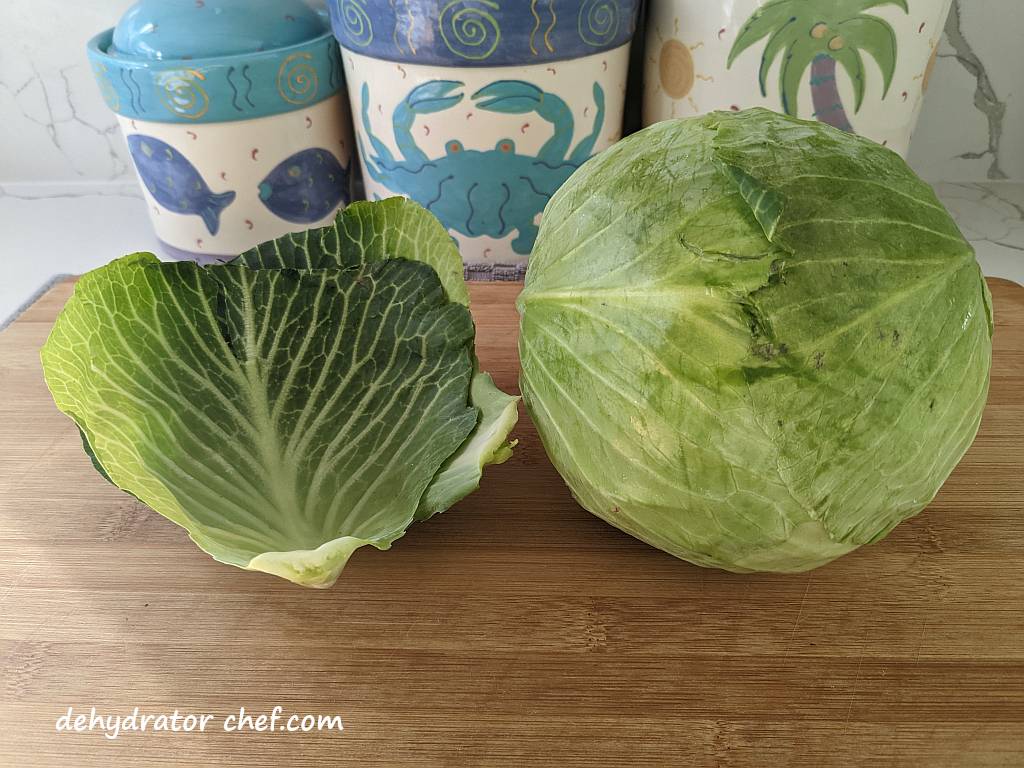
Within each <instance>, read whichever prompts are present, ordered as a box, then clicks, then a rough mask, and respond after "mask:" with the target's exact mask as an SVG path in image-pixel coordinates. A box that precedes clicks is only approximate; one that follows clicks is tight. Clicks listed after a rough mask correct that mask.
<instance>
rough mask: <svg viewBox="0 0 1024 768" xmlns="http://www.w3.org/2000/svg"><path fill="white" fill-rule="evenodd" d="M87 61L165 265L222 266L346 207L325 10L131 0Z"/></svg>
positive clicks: (285, 0)
mask: <svg viewBox="0 0 1024 768" xmlns="http://www.w3.org/2000/svg"><path fill="white" fill-rule="evenodd" d="M88 55H89V59H90V62H91V64H92V68H93V73H94V74H95V76H96V80H97V82H98V83H99V87H100V90H101V91H102V93H103V96H104V98H105V100H106V102H107V104H108V106H109V107H110V108H111V109H112V110H113V111H114V112H115V113H117V116H118V121H119V123H120V125H121V129H122V131H123V132H124V134H125V138H126V139H127V143H128V151H129V153H130V154H131V157H132V160H133V162H134V164H135V169H136V171H137V172H138V176H139V180H140V182H141V184H142V187H143V194H144V196H145V198H146V201H147V203H148V205H149V211H150V218H151V220H152V222H153V227H154V229H155V230H156V234H157V237H158V238H159V239H160V241H161V242H162V243H163V245H164V248H165V251H166V253H167V255H169V256H171V257H174V258H187V259H196V260H198V261H202V262H209V261H217V260H225V259H228V258H231V257H233V256H234V255H236V254H238V253H240V252H242V251H244V250H245V249H247V248H249V247H251V246H253V245H255V244H257V243H260V242H263V241H265V240H270V239H273V238H275V237H278V236H280V235H282V234H285V233H286V232H291V231H297V230H303V229H308V228H310V227H314V226H317V225H320V224H323V223H326V222H327V221H329V220H330V219H331V218H332V217H333V215H334V212H335V211H336V210H337V209H338V207H339V206H341V205H344V204H345V203H346V202H348V200H349V197H350V195H351V183H350V174H349V170H350V168H351V161H352V137H351V125H350V115H349V110H348V100H347V98H346V94H345V89H344V77H343V72H342V65H341V59H340V55H339V51H338V46H337V43H336V42H335V40H334V38H333V36H332V35H331V31H330V24H329V20H328V17H327V13H326V11H325V10H316V9H314V8H312V7H311V6H309V5H308V4H306V3H305V2H303V1H302V0H196V1H195V2H187V3H186V2H181V0H139V2H137V3H135V5H133V6H132V7H131V8H129V10H128V11H127V12H126V13H125V15H124V16H123V17H122V18H121V20H120V22H119V23H118V24H117V26H116V27H114V28H113V29H109V30H106V31H105V32H102V33H100V34H99V35H97V36H96V37H94V38H93V39H92V40H90V41H89V44H88Z"/></svg>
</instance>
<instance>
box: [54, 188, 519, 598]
mask: <svg viewBox="0 0 1024 768" xmlns="http://www.w3.org/2000/svg"><path fill="white" fill-rule="evenodd" d="M468 305H469V294H468V293H467V291H466V286H465V284H464V283H463V281H462V262H461V259H460V258H459V253H458V250H457V249H456V248H455V246H454V244H453V243H452V240H451V238H450V237H449V236H448V233H447V232H446V231H445V229H444V227H442V226H441V224H440V222H438V221H437V219H435V218H434V217H433V216H432V215H431V214H430V213H428V212H427V211H426V210H424V209H423V208H420V207H419V206H418V205H416V204H415V203H412V202H409V201H407V200H404V199H400V198H392V199H389V200H383V201H380V202H375V203H357V204H355V205H352V206H350V207H348V208H346V209H345V210H344V211H343V212H342V213H340V214H339V215H338V217H337V219H336V221H335V222H334V223H333V224H332V225H330V226H328V227H324V228H322V229H317V230H311V231H309V232H303V233H299V234H295V235H288V236H285V237H282V238H279V239H278V240H274V241H272V242H269V243H264V244H263V245H261V246H259V247H258V248H254V249H253V250H251V251H248V252H246V253H244V254H242V255H241V256H240V257H239V258H238V259H236V260H235V261H234V262H232V263H231V264H222V265H216V266H210V267H200V266H197V265H196V264H193V263H191V262H179V263H161V262H160V261H158V260H157V258H156V257H155V256H153V255H152V254H149V253H139V254H133V255H130V256H125V257H124V258H121V259H117V260H116V261H113V262H111V263H110V264H108V265H107V266H105V267H101V268H99V269H97V270H94V271H92V272H90V273H88V274H87V275H85V276H84V277H83V278H82V279H81V280H80V281H79V282H78V284H77V285H76V286H75V292H74V295H73V296H72V297H71V299H70V300H69V301H68V303H67V305H66V306H65V307H64V310H63V311H62V312H61V314H60V316H59V317H58V318H57V322H56V324H55V325H54V328H53V331H52V332H51V334H50V337H49V339H48V340H47V342H46V344H45V345H44V347H43V349H42V362H43V371H44V373H45V376H46V382H47V384H48V385H49V387H50V391H51V392H52V393H53V397H54V400H55V401H56V403H57V406H58V407H59V408H60V409H61V410H62V411H64V412H65V413H67V414H68V415H69V416H70V417H71V418H72V419H74V421H75V423H76V424H77V425H78V427H79V429H80V430H81V433H82V440H83V442H84V444H85V448H86V451H87V452H88V453H89V455H90V456H91V457H92V459H93V463H94V464H95V466H96V468H97V469H98V470H99V471H100V472H101V473H102V474H103V475H104V476H105V477H106V478H107V479H108V480H110V481H111V482H112V483H114V484H115V485H117V486H118V487H120V488H121V489H123V490H125V491H127V492H128V493H130V494H132V495H134V496H135V497H137V498H138V499H140V500H141V501H143V502H145V503H146V504H148V505H149V506H150V507H152V508H153V509H154V510H156V511H157V512H159V513H160V514H161V515H163V516H164V517H166V518H169V519H170V520H172V521H173V522H175V523H177V524H178V525H180V526H182V527H183V528H185V529H186V530H187V531H188V533H189V535H190V536H191V537H192V539H193V541H195V543H196V544H198V545H199V546H200V547H201V548H202V549H204V550H205V551H206V552H208V553H209V554H211V555H212V556H213V557H214V558H216V559H217V560H220V561H221V562H224V563H229V564H231V565H235V566H238V567H240V568H246V569H249V570H256V571H265V572H267V573H272V574H275V575H277V576H281V577H283V578H286V579H289V580H291V581H293V582H296V583H298V584H302V585H305V586H311V587H326V586H330V585H331V584H333V583H334V581H335V579H337V577H338V574H339V573H340V572H341V570H342V568H343V567H344V565H345V563H346V562H347V561H348V559H349V556H350V555H351V554H352V552H353V551H355V550H356V549H358V548H359V547H362V546H366V545H370V546H373V547H376V548H377V549H387V548H388V547H390V546H391V543H392V542H394V541H395V540H396V539H398V538H399V537H400V536H402V535H403V534H404V533H405V531H406V529H407V528H408V527H409V526H410V525H411V524H412V523H413V522H415V521H418V520H424V519H426V518H428V517H430V516H431V515H434V514H436V513H438V512H441V511H443V510H445V509H447V508H448V507H450V506H451V505H452V504H454V503H455V502H457V501H458V500H459V499H461V498H462V497H464V496H466V495H467V494H469V493H471V492H472V491H473V490H474V489H475V488H476V487H477V486H478V485H479V483H480V477H481V473H482V471H483V467H484V466H485V465H487V464H494V463H500V462H502V461H504V460H505V459H507V458H508V457H509V456H510V455H511V445H510V444H509V443H508V441H507V436H508V434H509V431H510V430H511V429H512V426H513V425H514V424H515V421H516V403H517V400H518V398H516V397H512V396H509V395H506V394H504V393H503V392H501V391H499V390H498V389H497V388H495V386H494V384H493V382H492V381H491V378H490V376H488V375H487V374H486V373H483V372H481V371H479V370H478V366H477V361H476V356H475V354H474V349H473V337H474V327H473V320H472V318H471V316H470V313H469V307H468Z"/></svg>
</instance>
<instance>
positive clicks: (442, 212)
mask: <svg viewBox="0 0 1024 768" xmlns="http://www.w3.org/2000/svg"><path fill="white" fill-rule="evenodd" d="M464 85H465V83H461V82H459V81H457V80H431V81H430V82H426V83H423V84H421V85H418V86H416V87H415V88H413V89H412V90H411V91H410V92H409V94H408V95H407V96H406V97H405V98H404V99H403V100H402V101H401V102H400V103H399V105H398V106H397V107H395V110H394V112H393V113H392V126H393V129H394V135H395V144H396V145H397V146H398V149H399V150H400V152H401V154H402V157H401V158H398V159H396V158H395V156H394V155H392V153H391V151H390V150H389V149H388V148H387V147H386V146H385V145H384V144H383V143H382V142H381V141H380V139H378V138H377V137H376V136H374V134H373V131H372V130H371V128H370V114H369V113H370V89H369V87H368V86H367V85H366V84H365V83H364V84H363V89H362V102H363V103H362V122H363V130H364V131H365V133H366V137H367V139H368V140H369V142H370V145H371V147H372V148H373V154H369V153H367V151H366V148H365V147H364V146H363V145H362V139H361V138H360V151H361V154H362V156H363V166H364V168H365V170H366V172H367V174H368V175H369V176H370V178H371V179H373V180H374V181H376V182H377V183H379V184H381V185H383V186H385V187H387V188H388V189H389V190H391V191H392V192H396V193H398V194H402V195H406V196H408V197H411V198H412V199H414V200H416V201H417V202H418V203H420V204H421V205H423V206H424V207H425V208H427V209H428V210H430V211H431V212H432V213H433V214H434V215H435V216H437V218H439V219H440V220H441V222H442V223H443V224H444V225H445V226H446V227H448V229H449V230H453V231H455V232H459V233H461V234H463V235H466V236H467V237H479V236H481V235H487V236H490V237H495V238H500V237H505V236H506V235H509V234H510V233H512V232H513V231H515V232H516V237H515V238H513V240H512V250H513V251H515V252H516V253H518V254H528V253H529V252H530V249H531V248H533V241H534V240H535V239H536V237H537V217H538V215H539V214H540V212H541V211H543V210H544V206H545V205H546V204H547V201H548V200H549V199H550V197H551V195H553V194H554V193H555V190H557V189H558V188H559V187H560V186H561V185H562V182H564V181H565V180H566V179H567V178H569V176H570V174H572V172H573V171H575V170H576V169H577V168H579V167H580V166H581V165H582V164H583V162H584V161H585V160H586V159H587V158H589V157H590V156H591V154H593V151H594V144H595V142H596V141H597V137H598V135H599V134H600V132H601V127H602V125H603V124H604V91H603V90H602V89H601V86H600V85H598V84H597V83H594V87H593V94H594V104H595V106H596V108H597V109H596V112H595V113H594V125H593V130H591V132H590V133H589V134H588V135H587V136H586V137H585V138H583V139H582V140H581V141H580V142H579V143H578V144H577V145H576V146H575V147H574V148H572V136H573V130H574V128H575V122H574V121H573V116H572V112H571V110H570V109H569V107H568V105H566V103H565V102H564V101H563V100H562V99H560V98H559V97H558V96H556V95H555V94H553V93H549V92H547V91H543V90H541V89H540V88H538V87H537V86H535V85H532V84H530V83H527V82H525V81H523V80H498V81H496V82H493V83H491V84H489V85H486V86H484V87H483V88H481V89H480V90H478V91H477V92H476V93H474V94H473V95H472V96H470V99H472V100H473V102H474V103H475V106H476V108H477V109H482V110H486V111H489V112H504V113H507V114H528V113H536V114H537V115H538V116H539V117H541V118H542V119H543V120H545V121H547V122H548V123H550V124H551V126H552V127H553V129H554V133H553V135H552V136H551V138H550V139H548V140H547V141H546V142H544V145H543V146H542V147H541V148H540V150H539V151H538V152H537V155H536V157H533V156H530V155H524V154H520V153H518V152H516V144H515V141H513V140H512V139H511V138H505V139H501V140H500V141H498V142H497V144H495V146H494V149H488V150H485V151H481V150H476V149H466V147H465V146H463V144H462V142H461V141H459V140H458V139H450V140H448V141H447V142H445V155H444V157H435V158H431V157H429V156H428V155H427V153H426V152H424V151H423V150H422V149H420V147H419V146H417V144H416V141H415V139H413V136H412V127H413V122H414V121H415V119H416V118H417V116H419V115H424V114H429V113H432V112H441V111H443V110H446V109H451V108H452V107H454V106H455V105H456V104H458V103H459V102H460V101H462V98H463V94H461V93H454V91H456V90H458V89H459V88H461V87H463V86H464Z"/></svg>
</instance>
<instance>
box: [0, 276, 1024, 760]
mask: <svg viewBox="0 0 1024 768" xmlns="http://www.w3.org/2000/svg"><path fill="white" fill-rule="evenodd" d="M991 286H992V293H993V295H994V297H995V307H996V321H997V326H998V328H997V332H996V337H995V347H996V352H995V362H994V369H993V378H992V391H991V395H990V397H989V403H988V409H987V411H986V412H985V418H984V421H983V423H982V427H981V432H980V434H979V435H978V438H977V440H976V441H975V443H974V446H973V447H972V448H971V450H970V452H969V453H968V454H967V456H966V458H965V459H964V460H963V462H962V463H961V465H960V467H959V468H958V469H957V470H956V472H954V474H953V476H952V477H951V478H950V479H949V481H948V482H947V483H946V486H945V487H944V488H943V490H942V492H941V493H940V494H939V496H938V498H937V499H936V500H935V502H934V503H933V504H932V505H931V506H930V507H929V509H928V510H927V511H926V512H925V513H923V514H922V515H920V516H919V517H917V518H916V519H914V520H911V521H909V522H907V523H905V524H904V525H901V526H900V527H899V528H897V529H896V531H895V532H894V533H893V534H892V535H891V536H889V538H888V539H886V540H885V541H883V542H881V543H880V544H877V545H874V546H870V547H866V548H864V549H862V550H860V551H858V552H856V553H854V554H851V555H849V556H847V557H845V558H842V559H840V560H838V561H837V562H835V563H833V564H831V565H829V566H827V567H825V568H822V569H820V570H818V571H815V572H813V573H809V574H803V575H798V576H735V575H731V574H728V573H722V572H718V571H711V570H705V569H701V568H697V567H695V566H692V565H689V564H687V563H684V562H682V561H679V560H675V559H673V558H671V557H669V556H668V555H666V554H663V553H661V552H659V551H657V550H655V549H652V548H650V547H648V546H646V545H644V544H641V543H640V542H638V541H635V540H633V539H631V538H630V537H628V536H626V535H625V534H623V533H620V532H619V531H617V530H614V529H613V528H611V527H609V526H607V525H605V524H604V523H602V522H601V521H599V520H598V519H596V518H594V517H592V516H590V515H589V514H587V513H586V512H584V511H583V510H581V509H580V508H579V507H578V506H577V505H576V504H575V503H574V502H573V500H572V499H571V497H570V496H569V493H568V491H567V490H566V488H565V487H564V485H563V484H562V482H561V480H560V479H559V477H558V475H557V474H556V473H555V471H554V470H553V469H552V467H551V465H550V464H549V463H548V461H547V459H546V458H545V455H544V451H543V450H542V448H541V445H540V443H539V441H538V438H537V434H536V432H535V430H534V428H533V426H532V425H531V424H530V421H529V419H528V418H526V417H525V415H524V417H523V419H522V420H521V421H520V424H519V426H518V428H517V430H516V435H517V437H518V438H519V440H520V445H519V448H518V449H517V451H516V455H515V458H514V459H512V460H511V461H509V462H508V463H507V464H505V465H503V466H501V467H497V468H492V469H490V470H488V472H487V475H486V477H485V483H484V487H483V488H482V489H481V490H480V491H479V492H477V493H476V494H475V495H473V496H472V497H470V498H469V499H468V500H466V501H465V502H463V503H462V504H459V505H458V506H457V507H456V508H454V509H452V510H450V511H449V512H447V513H446V514H444V515H441V516H440V517H438V518H435V519H434V520H432V521H430V522H429V523H427V524H424V525H417V526H414V527H413V528H412V530H411V531H410V532H409V533H408V534H407V535H406V536H405V538H403V539H402V540H400V541H399V542H398V543H397V544H396V545H395V547H394V548H393V549H392V550H391V551H389V552H377V551H375V550H371V549H363V550H360V551H359V552H358V553H357V554H356V555H355V556H354V557H353V559H352V561H351V563H350V564H349V566H348V568H347V570H346V571H345V572H344V573H343V574H342V577H341V579H340V580H339V582H338V584H337V585H336V586H335V587H334V588H333V589H330V590H326V591H315V590H306V589H301V588H299V587H296V586H293V585H292V584H289V583H287V582H285V581H281V580H279V579H275V578H273V577H270V576H265V575H263V574H256V573H246V572H243V571H240V570H236V569H234V568H230V567H228V566H225V565H220V564H218V563H216V562H214V561H213V560H211V559H210V558H209V557H208V556H207V555H205V554H204V553H202V552H200V551H199V550H198V549H197V548H196V547H195V546H194V545H193V544H191V543H190V542H189V541H188V539H187V537H186V535H185V533H184V531H182V530H180V529H179V528H177V527H175V526H174V525H172V524H171V523H169V522H167V521H166V520H164V519H163V518H161V517H160V516H158V515H157V514H155V513H153V512H151V511H149V510H147V509H146V508H144V507H143V506H142V505H140V504H138V503H136V502H135V501H133V500H132V499H131V498H129V497H128V496H126V495H124V494H122V493H119V492H118V491H116V490H115V489H114V488H112V487H111V486H110V485H108V484H107V483H106V482H104V481H103V480H102V479H101V478H100V477H99V476H98V475H97V474H96V473H95V472H94V471H93V470H92V468H91V466H90V464H89V461H88V460H87V459H86V457H85V455H84V454H83V453H82V449H81V445H80V443H79V439H78V436H77V434H76V431H75V429H74V427H73V425H72V423H71V422H70V421H69V420H68V419H67V418H66V417H64V416H63V415H61V414H60V413H58V412H57V410H56V409H55V408H54V406H53V403H52V401H51V400H50V397H49V394H48V393H47V391H46V388H45V387H44V385H43V382H42V378H41V373H40V367H39V361H38V355H37V350H38V348H39V346H40V345H41V344H42V342H43V340H44V339H45V337H46V334H47V332H48V330H49V328H50V325H51V323H52V322H53V319H54V317H55V315H56V313H57V311H58V310H59V309H60V307H61V306H62V305H63V303H64V301H65V300H66V299H67V297H68V295H69V294H70V292H71V285H70V284H67V283H65V284H61V285H58V286H56V287H55V288H53V289H52V290H51V291H50V292H49V293H47V294H46V295H45V296H44V297H43V298H42V299H40V300H39V302H38V303H37V304H36V305H35V306H33V307H32V308H31V309H30V310H28V311H27V312H26V313H25V314H24V315H23V316H22V317H21V318H20V319H19V320H18V321H17V322H16V323H14V324H13V325H12V326H11V327H10V328H8V329H7V330H5V331H4V332H3V333H2V334H0V395H2V396H0V659H2V661H0V765H2V766H47V767H49V766H57V765H61V766H73V767H74V768H88V767H89V766H102V767H103V768H110V766H143V765H145V766H175V767H181V766H212V765H218V766H219V765H224V766H227V765H245V766H254V767H256V766H266V767H267V768H270V767H271V766H273V767H274V768H277V767H278V766H313V765H318V766H319V765H322V766H327V765H352V766H356V765H358V766H367V765H376V766H473V767H474V768H475V767H476V766H492V765H495V766H496V765H502V766H527V765H529V766H545V768H547V767H552V768H553V767H555V766H588V767H589V766H627V765H640V764H643V765H664V766H689V767H691V768H701V767H703V766H730V767H737V766H751V767H757V768H763V767H764V766H808V767H810V766H813V767H814V768H821V767H822V766H872V767H874V766H904V765H906V766H927V767H928V768H935V767H936V766H939V767H942V766H950V767H952V766H957V767H958V768H960V767H962V766H1022V765H1024V467H1022V457H1024V288H1021V287H1020V286H1018V285H1015V284H1012V283H1009V282H1006V281H999V280H993V281H991ZM518 289H519V287H518V286H516V285H495V284H490V285H487V284H479V285H474V286H473V288H472V295H473V301H474V314H475V316H476V319H477V322H478V328H479V335H478V339H479V341H478V349H479V353H480V358H481V359H482V361H483V363H484V367H485V368H486V369H488V370H490V371H492V372H493V373H494V374H495V379H496V380H497V383H498V384H499V386H501V387H503V388H505V389H508V390H515V389H516V372H517V356H516V349H515V336H516V330H515V329H516V324H517V323H516V315H515V311H514V309H513V308H512V302H513V299H514V297H515V294H516V293H517V291H518ZM275 705H280V706H281V707H283V708H284V711H285V714H286V715H290V714H305V713H313V714H320V713H322V714H338V715H340V716H341V717H342V718H343V723H344V731H343V732H341V733H337V732H334V733H331V732H321V733H305V734H303V733H287V732H274V733H255V732H247V733H234V732H225V731H224V730H223V722H224V719H225V717H227V716H228V715H230V714H232V713H235V714H237V713H238V710H239V707H243V706H244V707H245V708H246V711H247V712H251V713H254V714H260V713H269V712H271V710H272V709H273V707H274V706H275ZM68 707H73V708H74V711H75V713H78V712H86V713H87V712H88V711H89V708H90V707H96V708H97V711H98V712H99V713H101V714H105V715H107V714H115V715H116V714H123V715H127V714H130V712H131V710H132V709H133V708H134V707H139V708H140V710H141V712H142V713H143V714H145V713H150V714H160V713H166V714H170V713H172V712H173V711H174V710H175V709H177V710H179V713H181V714H186V713H193V714H202V713H206V714H213V715H215V716H216V717H215V719H214V720H212V721H211V723H210V726H209V730H208V731H207V732H205V733H195V732H194V733H191V734H186V733H178V734H173V733H155V734H153V733H147V734H138V733H130V734H126V735H122V736H121V737H119V738H118V739H117V740H108V739H106V738H104V736H103V735H102V734H101V733H100V732H99V731H93V732H86V733H59V734H58V733H56V732H55V726H56V721H57V718H58V717H59V716H60V715H61V714H64V713H65V712H66V711H67V708H68Z"/></svg>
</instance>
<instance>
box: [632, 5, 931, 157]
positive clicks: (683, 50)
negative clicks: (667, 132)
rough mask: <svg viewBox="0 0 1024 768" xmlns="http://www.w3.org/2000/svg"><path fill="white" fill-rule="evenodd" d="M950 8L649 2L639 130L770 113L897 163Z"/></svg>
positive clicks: (903, 150) (904, 146)
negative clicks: (863, 142) (810, 122)
mask: <svg viewBox="0 0 1024 768" xmlns="http://www.w3.org/2000/svg"><path fill="white" fill-rule="evenodd" d="M950 2H951V0H651V2H650V3H649V4H648V18H647V41H646V42H647V50H646V65H645V68H644V124H645V125H649V124H650V123H653V122H657V121H658V120H665V119H667V118H671V117H689V116H692V115H697V114H702V113H704V112H709V111H711V110H716V109H744V108H746V107H768V108H769V109H774V110H776V111H779V112H785V113H788V114H790V115H794V116H796V117H802V118H806V119H816V120H820V121H821V122H825V123H829V124H830V125H833V126H835V127H837V128H841V129H843V130H846V131H851V132H855V133H858V134H861V135H862V136H867V137H868V138H870V139H874V140H875V141H877V142H878V143H880V144H884V145H886V146H888V147H889V148H890V149H893V150H895V151H896V152H898V153H900V154H901V155H906V153H907V148H908V147H909V144H910V135H911V133H912V132H913V129H914V125H915V124H916V122H917V116H918V113H919V112H920V109H921V103H922V100H923V98H924V93H925V91H926V90H927V89H928V81H929V79H930V77H931V72H932V68H933V66H934V65H935V56H936V52H937V50H938V44H939V37H940V35H941V34H942V27H943V24H944V23H945V21H946V16H947V15H948V13H949V7H950Z"/></svg>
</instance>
